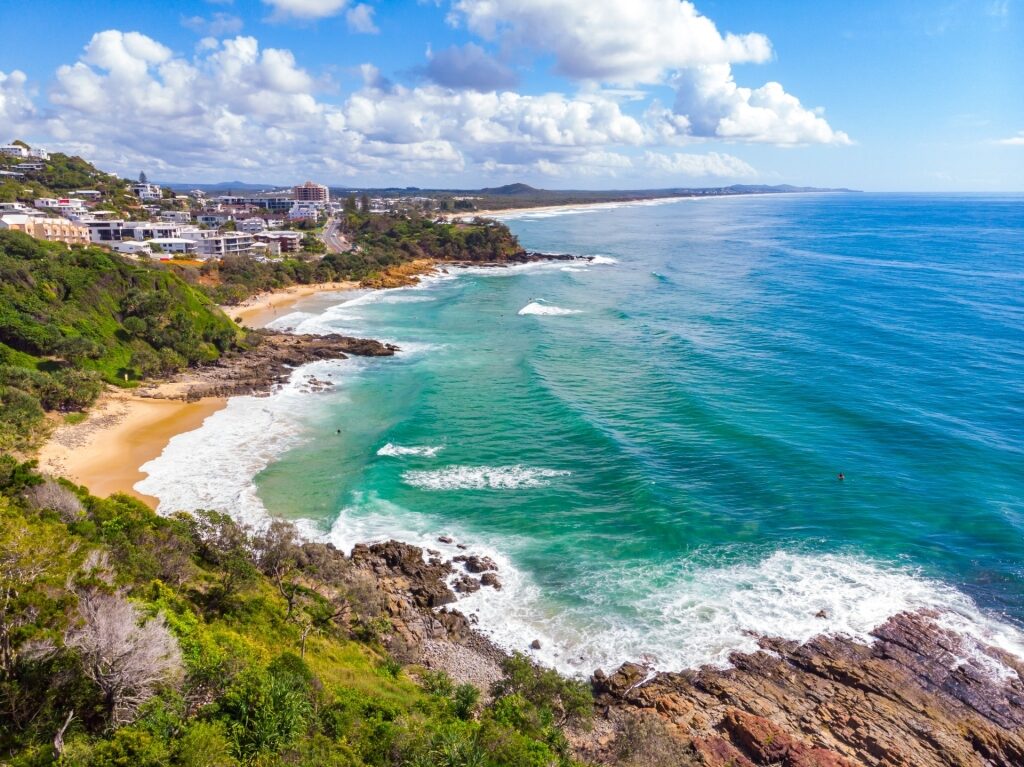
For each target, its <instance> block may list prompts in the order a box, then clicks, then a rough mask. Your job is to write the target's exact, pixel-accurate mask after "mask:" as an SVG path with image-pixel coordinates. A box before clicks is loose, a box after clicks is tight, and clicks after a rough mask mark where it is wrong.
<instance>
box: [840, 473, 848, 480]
mask: <svg viewBox="0 0 1024 767" xmlns="http://www.w3.org/2000/svg"><path fill="white" fill-rule="evenodd" d="M844 479H846V476H845V475H844V474H843V472H839V481H840V482H842V481H843V480H844Z"/></svg>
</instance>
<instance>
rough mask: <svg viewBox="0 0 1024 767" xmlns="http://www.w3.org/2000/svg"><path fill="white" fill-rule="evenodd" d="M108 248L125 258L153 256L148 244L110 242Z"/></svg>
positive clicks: (127, 241) (125, 241)
mask: <svg viewBox="0 0 1024 767" xmlns="http://www.w3.org/2000/svg"><path fill="white" fill-rule="evenodd" d="M109 247H110V249H111V250H112V251H114V252H115V253H123V254H124V255H126V256H150V255H152V254H153V250H152V248H150V246H149V243H148V242H139V241H138V240H124V241H123V242H112V243H110V246H109Z"/></svg>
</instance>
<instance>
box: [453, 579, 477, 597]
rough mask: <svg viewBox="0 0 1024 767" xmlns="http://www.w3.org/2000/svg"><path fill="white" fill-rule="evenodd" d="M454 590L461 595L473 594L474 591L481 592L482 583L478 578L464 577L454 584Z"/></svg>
mask: <svg viewBox="0 0 1024 767" xmlns="http://www.w3.org/2000/svg"><path fill="white" fill-rule="evenodd" d="M452 588H454V589H455V590H456V591H457V592H459V593H460V594H472V593H473V592H474V591H479V590H480V581H478V580H477V579H476V578H471V577H470V576H468V575H463V576H462V577H460V578H457V579H456V580H455V582H454V583H453V584H452Z"/></svg>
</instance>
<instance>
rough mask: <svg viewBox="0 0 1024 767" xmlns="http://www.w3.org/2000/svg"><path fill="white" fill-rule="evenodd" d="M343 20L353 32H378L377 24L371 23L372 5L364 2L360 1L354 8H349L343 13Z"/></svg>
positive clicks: (365, 33)
mask: <svg viewBox="0 0 1024 767" xmlns="http://www.w3.org/2000/svg"><path fill="white" fill-rule="evenodd" d="M345 21H346V22H347V23H348V28H349V29H350V30H352V31H353V32H358V33H360V34H363V35H376V34H377V33H379V32H380V30H379V29H377V25H376V24H374V23H373V6H370V5H367V4H366V3H360V4H359V5H357V6H355V7H354V8H350V9H349V10H348V11H347V12H346V13H345Z"/></svg>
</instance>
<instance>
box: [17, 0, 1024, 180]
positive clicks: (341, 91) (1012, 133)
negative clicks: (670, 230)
mask: <svg viewBox="0 0 1024 767" xmlns="http://www.w3.org/2000/svg"><path fill="white" fill-rule="evenodd" d="M15 138H20V139H22V140H25V141H27V142H28V143H30V144H32V145H38V146H42V147H45V148H47V149H50V150H54V151H64V152H68V153H72V154H79V155H81V156H83V157H85V158H87V159H89V160H92V161H93V162H95V163H96V164H97V165H98V166H99V167H101V168H103V169H104V170H108V171H111V172H117V173H120V174H122V175H126V176H135V175H138V173H139V172H140V171H143V170H144V171H146V173H147V175H148V176H149V177H150V178H151V179H156V180H160V181H164V182H196V183H199V182H217V181H227V180H241V181H248V182H254V183H267V184H290V183H294V182H296V181H301V180H305V179H313V180H316V181H320V182H322V183H328V184H332V185H339V186H421V187H440V188H464V189H468V188H476V187H479V186H496V185H500V184H505V183H511V182H526V183H530V184H533V185H534V186H538V187H543V188H549V189H631V188H632V189H635V188H665V187H676V186H720V185H724V184H731V183H750V184H780V183H791V184H798V185H813V186H827V187H850V188H856V189H864V190H869V191H976V192H1008V191H1016V192H1019V191H1024V0H973V1H972V0H927V1H925V0H879V1H875V0H861V1H860V2H856V3H839V2H821V0H814V1H811V0H785V2H768V0H760V1H759V2H758V1H755V0H729V1H727V0H698V2H696V3H691V2H683V1H681V0H177V1H176V2H173V3H169V2H164V1H162V0H161V1H160V2H157V1H156V0H152V1H150V0H91V1H90V2H83V0H35V2H6V1H5V2H0V142H6V141H9V140H13V139H15Z"/></svg>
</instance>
